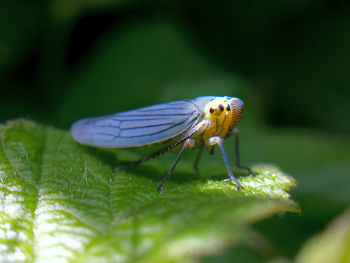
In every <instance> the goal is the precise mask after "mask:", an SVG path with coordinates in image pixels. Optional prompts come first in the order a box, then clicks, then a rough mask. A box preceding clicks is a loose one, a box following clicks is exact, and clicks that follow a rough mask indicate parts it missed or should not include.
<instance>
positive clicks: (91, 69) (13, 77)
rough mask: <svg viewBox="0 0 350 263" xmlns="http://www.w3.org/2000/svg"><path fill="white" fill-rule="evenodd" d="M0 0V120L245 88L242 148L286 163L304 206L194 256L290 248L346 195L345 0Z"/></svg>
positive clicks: (88, 112) (251, 158)
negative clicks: (244, 237) (245, 237)
mask: <svg viewBox="0 0 350 263" xmlns="http://www.w3.org/2000/svg"><path fill="white" fill-rule="evenodd" d="M0 6H1V8H0V87H1V103H0V121H1V122H2V123H3V122H5V121H6V120H9V119H15V118H28V119H33V120H36V121H38V122H41V123H46V124H49V125H52V126H55V127H58V128H63V129H68V128H69V127H70V125H71V123H72V122H73V121H75V120H77V119H80V118H83V117H91V116H98V115H103V114H110V113H113V112H119V111H123V110H129V109H133V108H136V107H141V106H147V105H150V104H155V103H160V102H166V101H172V100H177V99H187V98H195V97H197V96H200V95H228V96H237V97H240V98H242V99H243V100H244V101H245V113H244V116H243V119H242V121H241V124H240V132H241V141H242V142H241V147H242V151H241V152H242V160H243V162H244V163H245V164H247V165H250V164H254V163H275V164H277V165H278V166H280V167H281V168H282V169H283V171H285V172H287V173H289V174H291V175H292V176H294V177H295V178H296V179H297V180H298V182H299V185H298V187H297V188H296V189H294V190H293V191H292V195H293V198H294V199H295V200H296V201H297V202H298V203H299V204H300V206H301V208H302V211H303V212H302V214H301V215H289V214H287V215H279V216H277V217H275V218H270V219H268V220H265V221H263V222H260V223H258V224H256V225H255V226H254V230H255V231H256V232H255V234H254V235H256V238H253V240H255V239H256V240H257V241H256V244H255V243H254V242H253V244H252V243H251V242H247V244H242V245H240V246H236V247H231V248H228V249H227V250H226V251H218V255H214V256H211V257H207V258H205V259H203V262H232V261H233V259H235V260H236V261H237V262H242V261H245V262H261V261H268V260H272V259H280V260H282V261H283V262H284V261H285V260H293V259H294V258H295V257H296V255H297V254H298V252H299V250H300V248H301V247H302V246H303V244H304V243H305V242H306V241H307V240H308V239H309V238H310V237H312V236H313V235H314V234H316V233H318V232H320V231H322V230H324V229H325V227H326V226H327V225H328V223H329V222H330V220H332V219H334V218H335V217H336V216H338V215H339V214H341V213H342V212H343V211H344V210H345V209H346V208H348V207H350V193H349V190H350V175H349V171H350V136H349V134H350V133H349V132H350V118H349V116H350V114H349V113H350V74H349V73H350V34H349V28H350V4H349V2H348V1H341V0H338V1H337V0H336V1H334V0H333V1H330V0H329V1H324V0H318V1H315V0H304V1H298V0H293V1H292V0H286V1H280V2H276V1H258V0H250V1H224V0H219V1H195V0H188V1H174V0H169V1H156V0H148V1H147V0H137V1H136V0H123V1H121V0H119V1H117V0H88V1H78V0H71V1H64V0H57V1H54V0H53V1H31V0H29V1H18V0H11V1H10V0H3V1H1V4H0ZM225 143H226V142H225ZM227 144H228V147H229V148H231V149H232V148H233V144H232V140H227ZM232 152H233V151H232V150H231V153H232ZM204 158H209V157H204ZM232 159H233V158H232Z"/></svg>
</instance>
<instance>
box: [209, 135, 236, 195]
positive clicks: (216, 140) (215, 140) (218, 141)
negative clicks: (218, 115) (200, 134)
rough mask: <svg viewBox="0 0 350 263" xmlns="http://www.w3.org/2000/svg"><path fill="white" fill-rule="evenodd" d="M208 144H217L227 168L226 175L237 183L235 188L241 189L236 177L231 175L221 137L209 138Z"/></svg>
mask: <svg viewBox="0 0 350 263" xmlns="http://www.w3.org/2000/svg"><path fill="white" fill-rule="evenodd" d="M209 144H210V145H211V146H214V145H218V146H219V148H220V151H221V154H222V157H223V159H224V162H225V165H226V169H227V173H228V176H229V177H230V178H231V180H232V181H234V182H235V183H236V184H237V190H240V189H242V185H241V184H240V183H239V182H238V180H237V179H236V177H235V176H234V175H233V173H232V170H231V166H230V163H229V161H228V159H227V155H226V152H225V149H224V145H223V144H222V139H221V137H219V136H213V137H211V138H210V139H209Z"/></svg>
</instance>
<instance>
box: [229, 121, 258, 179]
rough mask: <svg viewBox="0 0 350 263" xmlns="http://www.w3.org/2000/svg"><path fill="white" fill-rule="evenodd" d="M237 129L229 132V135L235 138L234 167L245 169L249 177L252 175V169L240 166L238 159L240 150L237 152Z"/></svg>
mask: <svg viewBox="0 0 350 263" xmlns="http://www.w3.org/2000/svg"><path fill="white" fill-rule="evenodd" d="M238 133H239V132H238V129H237V128H234V129H233V130H232V131H231V135H234V136H235V144H236V145H235V158H236V166H237V167H238V168H240V169H245V170H247V171H248V172H249V175H252V174H253V171H252V169H250V167H247V166H242V165H241V159H240V150H239V136H238Z"/></svg>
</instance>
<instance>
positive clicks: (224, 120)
mask: <svg viewBox="0 0 350 263" xmlns="http://www.w3.org/2000/svg"><path fill="white" fill-rule="evenodd" d="M242 112H243V101H242V100H240V99H239V98H236V97H217V98H215V99H213V100H212V101H209V102H208V103H207V104H206V105H205V107H204V118H205V119H207V120H209V121H210V122H211V123H212V126H213V128H215V131H216V132H215V133H217V134H213V135H216V136H220V137H223V138H224V137H225V136H226V134H227V132H229V131H231V130H232V129H233V128H234V127H235V126H236V125H237V124H238V122H239V120H240V119H241V116H242Z"/></svg>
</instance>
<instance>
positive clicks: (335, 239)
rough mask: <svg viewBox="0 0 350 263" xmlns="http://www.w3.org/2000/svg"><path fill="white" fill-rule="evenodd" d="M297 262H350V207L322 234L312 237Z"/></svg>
mask: <svg viewBox="0 0 350 263" xmlns="http://www.w3.org/2000/svg"><path fill="white" fill-rule="evenodd" d="M296 262H297V263H304V262H305V263H306V262H307V263H313V262H315V263H316V262H323V263H328V262H329V263H343V262H344V263H345V262H350V209H348V211H346V212H345V213H343V214H342V215H341V216H339V217H338V218H337V219H335V220H334V221H333V222H332V223H331V224H330V225H329V226H328V227H327V229H326V230H325V231H324V232H322V233H321V234H319V235H317V236H315V237H314V238H312V239H310V240H309V241H308V242H307V243H306V244H305V245H304V247H303V248H302V249H301V251H300V253H299V254H298V256H297V260H296Z"/></svg>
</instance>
